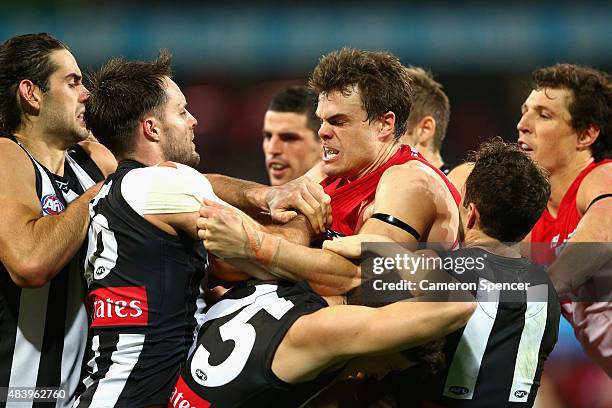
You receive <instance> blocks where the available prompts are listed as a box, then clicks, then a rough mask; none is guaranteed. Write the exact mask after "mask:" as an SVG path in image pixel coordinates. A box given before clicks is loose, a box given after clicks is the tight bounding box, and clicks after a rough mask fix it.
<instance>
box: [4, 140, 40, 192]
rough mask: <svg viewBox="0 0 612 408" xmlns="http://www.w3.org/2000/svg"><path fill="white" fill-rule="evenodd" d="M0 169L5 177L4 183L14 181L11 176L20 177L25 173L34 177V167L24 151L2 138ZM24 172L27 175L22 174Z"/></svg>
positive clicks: (12, 142)
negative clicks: (7, 180)
mask: <svg viewBox="0 0 612 408" xmlns="http://www.w3.org/2000/svg"><path fill="white" fill-rule="evenodd" d="M0 169H2V174H3V175H4V176H5V181H6V179H9V180H11V179H14V177H13V175H19V176H20V177H22V176H24V175H27V173H30V174H31V175H34V165H33V164H32V160H31V159H30V157H29V156H28V154H27V153H26V152H25V150H23V149H22V148H21V147H20V146H19V145H18V144H17V143H15V142H14V141H12V140H10V139H8V138H4V137H0ZM24 172H27V173H26V174H23V173H24ZM22 180H23V179H21V181H22ZM21 181H20V182H21Z"/></svg>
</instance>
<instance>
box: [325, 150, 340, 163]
mask: <svg viewBox="0 0 612 408" xmlns="http://www.w3.org/2000/svg"><path fill="white" fill-rule="evenodd" d="M338 153H340V152H339V151H338V150H336V149H332V148H331V147H328V146H323V160H324V161H330V160H333V159H334V158H336V156H337V155H338Z"/></svg>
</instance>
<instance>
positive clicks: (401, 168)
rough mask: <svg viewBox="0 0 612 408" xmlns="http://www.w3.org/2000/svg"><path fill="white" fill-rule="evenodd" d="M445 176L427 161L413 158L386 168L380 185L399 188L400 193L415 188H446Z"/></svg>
mask: <svg viewBox="0 0 612 408" xmlns="http://www.w3.org/2000/svg"><path fill="white" fill-rule="evenodd" d="M443 177H444V176H443V175H440V174H439V173H438V172H436V171H435V170H434V169H433V168H431V167H430V166H428V165H426V164H425V163H422V162H420V161H419V160H411V161H409V162H406V163H403V164H398V165H395V166H391V167H389V168H388V169H387V170H385V172H384V173H383V175H382V177H381V178H380V182H379V187H387V186H388V187H390V188H392V189H394V190H397V192H398V193H399V192H400V191H406V192H408V191H414V190H427V191H429V190H436V191H438V190H440V189H445V190H446V185H445V183H444V180H443Z"/></svg>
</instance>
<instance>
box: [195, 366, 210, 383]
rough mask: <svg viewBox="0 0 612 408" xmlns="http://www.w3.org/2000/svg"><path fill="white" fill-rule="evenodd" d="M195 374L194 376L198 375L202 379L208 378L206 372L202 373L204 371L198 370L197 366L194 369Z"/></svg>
mask: <svg viewBox="0 0 612 408" xmlns="http://www.w3.org/2000/svg"><path fill="white" fill-rule="evenodd" d="M195 374H196V377H198V378H199V379H200V380H202V381H206V380H208V376H207V375H206V373H204V371H202V370H200V369H199V368H198V369H197V370H196V371H195Z"/></svg>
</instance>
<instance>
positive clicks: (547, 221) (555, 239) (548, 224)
mask: <svg viewBox="0 0 612 408" xmlns="http://www.w3.org/2000/svg"><path fill="white" fill-rule="evenodd" d="M610 162H612V160H609V159H606V160H602V161H600V162H597V163H591V164H589V165H588V166H587V167H586V168H585V169H584V170H582V171H581V172H580V174H578V177H576V179H575V180H574V182H573V183H572V184H571V185H570V187H569V189H568V190H567V192H566V193H565V195H564V196H563V199H562V200H561V204H560V205H559V211H558V212H557V218H555V217H553V216H552V215H551V214H550V212H549V211H548V208H545V209H544V212H543V213H542V216H540V219H539V220H538V221H537V222H536V224H535V226H534V227H533V229H532V230H531V242H533V243H536V242H537V243H539V242H544V243H550V247H549V249H550V250H549V251H547V250H544V249H540V248H538V247H534V248H536V249H537V251H534V252H533V258H534V261H535V262H536V263H538V264H541V265H547V266H549V265H551V264H552V262H553V261H554V260H555V258H556V257H557V255H558V254H559V252H560V251H561V249H562V248H563V244H564V243H565V242H567V241H568V240H569V239H570V238H572V236H573V235H574V233H575V232H576V227H577V226H578V223H579V222H580V218H581V216H580V213H579V212H578V208H577V207H576V196H577V195H578V189H579V188H580V184H582V180H584V178H585V177H586V176H587V175H588V174H589V173H590V172H591V171H593V169H595V168H596V167H598V166H600V165H602V164H606V163H610ZM532 251H533V250H532Z"/></svg>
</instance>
